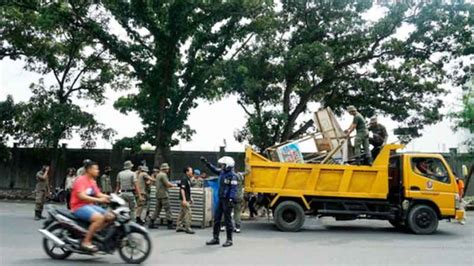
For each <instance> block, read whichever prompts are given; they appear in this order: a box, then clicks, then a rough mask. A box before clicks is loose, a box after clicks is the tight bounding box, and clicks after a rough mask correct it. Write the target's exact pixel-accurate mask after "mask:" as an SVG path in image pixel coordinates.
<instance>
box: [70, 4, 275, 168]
mask: <svg viewBox="0 0 474 266" xmlns="http://www.w3.org/2000/svg"><path fill="white" fill-rule="evenodd" d="M265 8H266V6H256V5H253V4H251V1H250V2H249V1H229V2H224V3H208V2H206V1H185V0H176V1H140V0H131V1H103V2H102V3H100V4H98V5H97V7H96V9H95V10H94V12H91V13H89V14H88V16H87V17H84V16H81V14H73V15H74V16H73V17H72V23H76V24H78V25H80V26H81V27H82V28H84V29H86V30H87V31H88V32H89V33H91V35H93V36H95V37H96V38H97V39H98V40H99V41H100V42H101V43H102V44H103V45H104V47H106V48H107V49H108V50H109V51H110V53H112V54H114V56H115V58H116V59H118V60H120V61H121V62H124V63H126V64H128V65H129V66H130V67H131V69H132V73H131V74H132V75H133V77H134V78H136V80H137V85H138V88H139V91H138V93H135V94H129V95H128V96H126V97H122V98H120V99H119V100H118V101H117V102H116V103H115V107H116V108H117V109H118V110H120V111H121V112H123V113H129V112H131V111H136V112H137V113H138V115H139V116H140V118H141V120H142V123H143V124H144V130H143V131H142V132H140V133H139V134H138V135H137V137H136V138H135V140H133V141H132V140H130V139H127V140H126V141H122V142H120V143H121V144H126V143H130V144H133V145H135V146H136V145H137V144H138V143H139V142H142V141H148V142H149V143H151V144H153V145H155V146H156V153H155V165H157V164H158V163H160V162H163V161H166V160H168V159H169V158H168V156H169V150H170V147H172V146H174V145H176V144H178V142H179V140H180V139H184V140H190V138H191V136H192V134H193V133H194V130H193V129H191V128H190V127H189V125H187V124H186V119H187V117H188V115H189V112H190V111H191V110H192V109H193V108H195V107H196V99H214V98H216V97H218V96H219V95H220V90H219V89H216V87H215V86H212V84H213V83H214V82H215V81H216V77H217V76H216V73H218V72H217V70H216V66H218V65H219V62H221V61H222V60H223V58H224V57H232V54H231V53H230V52H229V51H230V50H229V49H230V48H231V47H232V46H234V45H235V46H237V47H236V49H237V50H239V49H238V46H239V45H240V44H241V43H243V42H245V39H246V38H247V37H248V35H249V34H250V33H251V32H252V28H253V26H254V21H255V20H258V17H259V15H260V14H261V13H262V11H263V10H265ZM110 18H111V19H110ZM111 22H115V24H112V25H114V26H113V28H112V26H111ZM117 29H120V30H121V31H124V32H126V36H119V35H117V34H116V32H117ZM209 119H212V118H209ZM142 143H143V142H142Z"/></svg>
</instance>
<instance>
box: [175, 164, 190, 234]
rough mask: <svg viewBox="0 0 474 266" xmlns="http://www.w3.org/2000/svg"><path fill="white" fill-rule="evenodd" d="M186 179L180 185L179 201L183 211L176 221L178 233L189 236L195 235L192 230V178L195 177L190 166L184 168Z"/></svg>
mask: <svg viewBox="0 0 474 266" xmlns="http://www.w3.org/2000/svg"><path fill="white" fill-rule="evenodd" d="M183 172H184V177H183V178H182V179H181V182H180V184H179V199H180V200H181V211H180V212H179V215H178V220H177V221H176V232H186V233H187V234H194V231H193V230H192V229H191V220H192V213H191V204H192V203H193V200H192V198H191V178H192V177H193V168H191V167H190V166H188V167H185V168H184V171H183Z"/></svg>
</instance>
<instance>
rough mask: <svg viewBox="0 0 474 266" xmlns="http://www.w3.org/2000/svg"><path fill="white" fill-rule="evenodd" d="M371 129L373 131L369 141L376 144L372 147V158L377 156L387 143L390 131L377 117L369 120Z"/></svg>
mask: <svg viewBox="0 0 474 266" xmlns="http://www.w3.org/2000/svg"><path fill="white" fill-rule="evenodd" d="M369 130H370V132H372V137H371V138H369V143H370V144H372V146H374V148H373V149H372V159H375V158H377V155H379V152H380V150H382V147H383V145H385V144H387V138H388V133H387V129H386V128H385V127H384V126H383V125H382V124H379V123H378V122H377V117H375V116H374V117H372V118H371V119H370V122H369Z"/></svg>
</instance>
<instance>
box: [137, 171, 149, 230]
mask: <svg viewBox="0 0 474 266" xmlns="http://www.w3.org/2000/svg"><path fill="white" fill-rule="evenodd" d="M137 179H138V182H137V183H138V187H139V189H140V193H141V195H142V200H139V199H138V197H137V200H138V207H137V223H138V224H141V225H143V224H145V222H144V221H143V220H142V213H143V209H145V207H146V205H147V200H148V194H147V191H148V184H149V183H150V181H151V177H150V176H149V175H148V167H147V166H142V167H141V169H140V172H139V173H138V177H137Z"/></svg>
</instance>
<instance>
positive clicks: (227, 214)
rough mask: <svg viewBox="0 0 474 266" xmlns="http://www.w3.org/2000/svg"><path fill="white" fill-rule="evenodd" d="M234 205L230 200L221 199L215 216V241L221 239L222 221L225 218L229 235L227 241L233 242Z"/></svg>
mask: <svg viewBox="0 0 474 266" xmlns="http://www.w3.org/2000/svg"><path fill="white" fill-rule="evenodd" d="M233 208H234V205H233V204H232V203H230V202H229V200H228V199H224V198H221V199H219V203H218V204H217V208H216V212H215V214H214V228H213V234H214V238H215V239H219V233H220V229H221V220H222V216H224V223H225V228H226V233H227V240H232V231H233V230H234V228H233V226H232V209H233Z"/></svg>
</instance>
